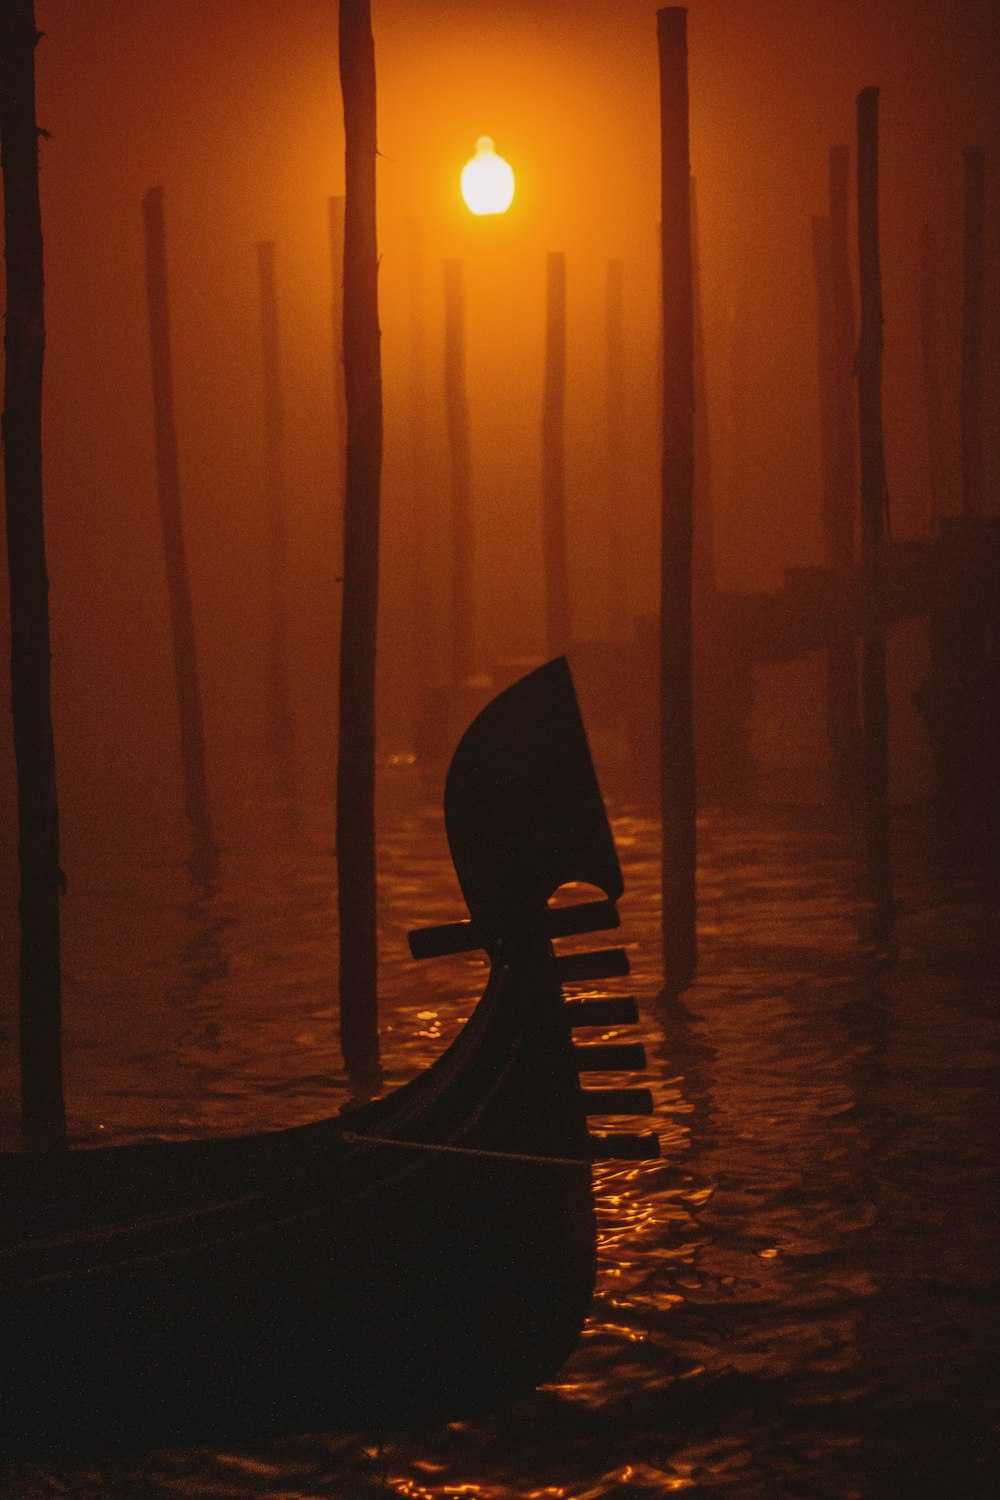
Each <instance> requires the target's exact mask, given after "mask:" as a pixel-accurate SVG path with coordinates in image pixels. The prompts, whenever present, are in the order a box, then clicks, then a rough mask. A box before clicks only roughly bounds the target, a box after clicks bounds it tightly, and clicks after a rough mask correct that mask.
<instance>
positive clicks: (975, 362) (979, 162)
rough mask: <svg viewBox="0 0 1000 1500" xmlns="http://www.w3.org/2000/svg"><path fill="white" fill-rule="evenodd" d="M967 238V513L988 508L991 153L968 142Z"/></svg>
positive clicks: (964, 319) (964, 260)
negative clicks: (986, 306)
mask: <svg viewBox="0 0 1000 1500" xmlns="http://www.w3.org/2000/svg"><path fill="white" fill-rule="evenodd" d="M962 157H963V161H964V164H965V225H964V235H963V243H962V377H961V405H960V421H961V434H962V514H963V516H981V515H982V513H983V303H984V295H985V284H986V275H985V270H986V153H985V151H984V150H983V148H982V146H966V148H965V150H964V151H963V153H962Z"/></svg>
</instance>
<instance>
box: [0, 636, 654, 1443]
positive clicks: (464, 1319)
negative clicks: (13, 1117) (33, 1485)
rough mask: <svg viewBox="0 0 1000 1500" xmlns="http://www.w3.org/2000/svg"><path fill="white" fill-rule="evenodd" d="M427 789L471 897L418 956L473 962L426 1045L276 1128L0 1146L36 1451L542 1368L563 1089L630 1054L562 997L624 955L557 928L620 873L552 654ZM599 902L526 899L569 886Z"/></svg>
mask: <svg viewBox="0 0 1000 1500" xmlns="http://www.w3.org/2000/svg"><path fill="white" fill-rule="evenodd" d="M445 816H446V824H447V830H448V837H449V843H450V846H451V850H452V856H453V859H454V863H455V868H456V871H457V874H458V877H459V881H460V884H461V887H462V892H463V895H464V897H465V899H466V902H467V904H468V907H469V913H470V920H468V921H465V922H459V923H455V924H453V925H449V926H445V927H437V928H428V929H423V930H419V931H417V932H415V933H413V934H411V947H412V949H413V951H414V953H415V955H416V956H431V955H433V954H441V953H445V952H456V951H461V950H470V951H471V950H472V949H474V948H483V949H485V951H486V953H487V954H488V956H489V960H490V971H489V979H488V982H487V984H486V987H485V991H484V993H483V995H482V998H481V1000H480V1001H479V1003H478V1005H477V1006H476V1008H475V1010H474V1012H473V1014H472V1015H471V1017H470V1019H469V1020H468V1022H467V1023H466V1025H465V1026H464V1028H463V1029H462V1031H461V1032H460V1034H459V1035H458V1037H457V1038H456V1040H455V1041H454V1043H453V1044H452V1045H451V1046H450V1047H449V1048H448V1049H447V1051H446V1052H444V1053H443V1054H442V1056H441V1057H440V1058H439V1059H438V1060H437V1061H436V1062H435V1063H434V1064H433V1065H432V1066H431V1067H430V1068H428V1069H427V1070H426V1071H425V1072H424V1073H423V1074H421V1075H420V1076H419V1077H418V1078H416V1079H414V1080H413V1081H412V1082H410V1083H408V1084H406V1085H405V1086H403V1087H402V1088H400V1089H398V1090H396V1091H395V1092H393V1093H391V1094H389V1095H387V1096H385V1097H383V1098H380V1099H377V1100H375V1101H373V1102H371V1103H369V1104H366V1105H364V1106H362V1107H359V1108H357V1109H355V1110H351V1111H347V1112H345V1113H342V1114H340V1115H338V1116H336V1117H334V1118H330V1119H326V1120H323V1121H321V1122H319V1123H317V1124H312V1125H308V1126H305V1127H302V1128H298V1129H292V1130H285V1131H279V1132H274V1133H270V1134H259V1135H253V1136H246V1137H241V1138H239V1139H236V1140H216V1141H196V1142H185V1143H153V1144H148V1145H145V1144H144V1145H141V1146H124V1147H113V1148H107V1149H103V1150H87V1151H70V1152H66V1153H61V1154H51V1155H27V1154H21V1155H18V1154H16V1153H15V1154H7V1155H5V1156H4V1157H3V1158H0V1192H2V1197H3V1209H2V1221H0V1452H2V1453H3V1454H4V1455H5V1456H16V1455H21V1456H30V1455H43V1454H49V1453H54V1452H59V1451H64V1450H70V1451H80V1450H84V1451H86V1450H88V1449H92V1450H95V1451H99V1450H102V1449H107V1448H111V1447H114V1448H118V1447H122V1446H136V1445H145V1446H149V1445H153V1444H155V1445H163V1444H177V1443H190V1442H193V1441H200V1440H207V1439H210V1438H223V1437H225V1438H228V1439H239V1438H241V1437H243V1438H249V1437H258V1436H261V1435H263V1434H265V1433H272V1432H277V1431H283V1430H286V1431H287V1430H297V1431H304V1430H309V1429H332V1428H341V1429H344V1428H364V1429H369V1430H371V1429H376V1430H377V1429H381V1428H391V1427H393V1426H398V1425H405V1424H409V1423H412V1422H414V1421H420V1420H425V1419H437V1418H454V1417H459V1416H462V1415H468V1414H471V1413H473V1412H475V1411H477V1410H482V1409H484V1408H486V1407H489V1406H491V1405H494V1404H496V1403H499V1402H502V1401H504V1400H506V1399H507V1398H510V1397H514V1396H516V1395H518V1394H520V1393H523V1392H525V1391H527V1390H529V1389H530V1388H532V1387H533V1386H534V1385H536V1384H537V1383H539V1382H540V1381H543V1380H545V1379H547V1378H550V1377H551V1376H553V1375H554V1374H555V1373H556V1371H557V1370H558V1369H559V1367H560V1365H561V1364H562V1362H563V1361H564V1360H565V1359H566V1357H567V1355H568V1354H569V1353H570V1351H571V1350H572V1349H573V1347H574V1345H575V1343H576V1341H577V1339H578V1337H579V1333H580V1328H581V1325H582V1323H583V1320H584V1318H585V1316H586V1314H587V1310H588V1307H589V1305H590V1299H591V1295H592V1288H593V1280H594V1265H595V1248H594V1247H595V1232H594V1213H593V1202H592V1187H591V1166H590V1164H591V1161H592V1160H593V1159H594V1157H595V1155H596V1156H600V1155H606V1156H615V1155H651V1154H655V1151H656V1142H655V1137H652V1136H643V1135H633V1136H628V1135H619V1134H614V1133H612V1134H610V1135H608V1136H606V1137H604V1138H603V1139H598V1138H595V1137H594V1136H593V1135H592V1134H591V1132H590V1131H589V1129H588V1116H589V1115H595V1114H642V1113H648V1112H649V1111H650V1109H651V1102H650V1098H649V1095H648V1092H647V1091H646V1090H643V1089H625V1088H622V1089H602V1090H598V1089H592V1090H586V1089H582V1088H581V1086H580V1078H579V1075H580V1073H581V1071H587V1069H588V1068H596V1069H600V1070H602V1071H603V1070H606V1069H617V1068H625V1069H632V1068H634V1067H636V1066H641V1065H642V1057H641V1048H639V1047H637V1046H629V1045H625V1046H618V1047H616V1046H614V1045H598V1046H591V1047H590V1048H586V1047H575V1046H574V1044H573V1040H572V1028H573V1027H574V1026H586V1025H588V1024H589V1025H600V1026H602V1027H607V1026H608V1025H617V1024H620V1023H622V1022H625V1021H628V1020H634V1019H635V1014H634V1006H633V1002H631V1001H630V1000H627V999H624V998H621V999H615V998H611V999H607V998H606V999H603V1000H593V999H590V1000H587V999H578V1000H567V999H566V998H565V997H564V994H563V989H562V985H563V983H564V981H567V980H569V979H584V978H588V977H601V976H605V975H609V974H612V973H624V972H627V963H626V961H625V958H624V954H623V953H622V950H620V949H612V950H604V951H602V952H598V953H591V954H588V955H580V954H568V955H564V956H562V957H559V956H556V954H555V952H554V949H553V942H552V940H553V938H558V937H559V936H562V935H570V934H577V933H583V932H589V931H598V930H600V929H604V928H610V927H614V926H617V921H618V919H617V913H616V910H615V902H616V900H617V898H618V897H619V896H620V894H621V891H622V878H621V871H620V868H619V864H618V859H617V856H616V853H615V849H614V843H613V840H612V837H611V831H610V828H609V826H608V821H607V817H606V814H605V810H604V805H603V802H602V799H601V795H600V791H599V789H598V786H597V781H596V778H595V775H594V771H593V766H592V762H591V758H590V752H589V749H588V746H587V741H586V736H585V734H584V730H583V725H582V723H581V720H580V716H579V711H578V708H577V704H576V698H575V694H574V691H573V686H572V682H571V679H570V675H569V671H568V668H567V666H566V663H565V662H564V661H563V660H559V661H556V662H552V663H549V664H548V665H547V666H545V667H543V668H541V669H540V670H538V671H537V672H534V673H532V674H531V675H530V676H528V677H526V678H524V679H522V680H521V681H520V682H519V683H516V684H515V685H514V686H513V687H512V688H510V689H508V691H507V692H505V693H503V694H501V695H500V697H499V698H497V699H496V700H494V702H493V703H492V704H490V705H489V707H487V708H486V709H485V710H484V712H483V713H482V714H481V715H480V716H479V717H478V718H477V719H476V720H475V722H474V723H473V725H472V726H471V728H470V729H469V730H468V732H467V733H466V735H465V736H464V738H463V739H462V741H461V743H460V745H459V748H458V750H457V752H456V754H455V757H454V759H453V761H452V765H451V768H450V770H449V773H448V778H447V784H446V789H445ZM574 882H582V883H584V884H585V885H586V886H590V887H596V888H597V891H598V892H599V893H600V899H599V900H596V901H594V900H588V901H582V902H579V903H578V904H576V905H573V904H569V905H556V904H550V898H551V897H552V896H553V894H554V893H555V892H556V891H557V890H559V888H560V887H562V886H565V885H567V883H574Z"/></svg>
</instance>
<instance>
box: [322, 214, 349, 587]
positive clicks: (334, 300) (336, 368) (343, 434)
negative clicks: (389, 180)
mask: <svg viewBox="0 0 1000 1500" xmlns="http://www.w3.org/2000/svg"><path fill="white" fill-rule="evenodd" d="M327 207H328V210H329V220H330V283H331V289H332V297H331V303H330V329H331V332H332V334H333V416H334V431H333V438H334V452H335V459H334V462H335V465H336V468H335V476H336V479H335V483H336V498H337V505H336V513H337V526H338V528H341V527H342V524H343V513H344V483H345V469H346V465H347V394H346V392H345V390H344V197H343V194H342V193H341V194H340V195H338V196H337V197H333V198H329V199H327ZM343 541H344V539H343V536H342V535H338V538H337V556H338V558H342V552H343Z"/></svg>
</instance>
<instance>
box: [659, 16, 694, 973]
mask: <svg viewBox="0 0 1000 1500" xmlns="http://www.w3.org/2000/svg"><path fill="white" fill-rule="evenodd" d="M657 34H658V40H659V54H660V129H661V178H660V190H661V224H662V230H661V245H662V286H663V497H662V541H661V549H662V550H661V574H660V705H661V713H660V726H661V727H660V791H661V797H660V805H661V816H662V820H663V851H662V874H663V977H664V987H665V989H666V991H667V992H668V993H670V994H679V993H680V992H681V991H682V990H685V989H687V988H688V986H689V985H690V984H691V983H692V981H693V979H694V976H695V970H696V967H697V939H696V933H695V922H696V898H695V862H696V855H697V844H696V828H695V798H696V792H695V759H694V726H693V698H692V682H691V676H692V673H691V644H692V630H691V540H692V497H693V490H694V329H693V289H692V266H691V199H690V182H691V168H690V159H689V146H688V73H687V11H686V10H685V9H683V8H682V7H680V6H670V7H668V8H667V9H665V10H660V11H657Z"/></svg>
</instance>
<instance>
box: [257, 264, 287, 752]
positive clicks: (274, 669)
mask: <svg viewBox="0 0 1000 1500" xmlns="http://www.w3.org/2000/svg"><path fill="white" fill-rule="evenodd" d="M275 260H276V250H275V245H274V241H273V240H261V241H260V242H259V243H258V245H257V281H258V287H259V291H260V331H261V357H262V367H263V377H264V517H265V523H266V528H267V668H268V671H267V679H268V680H267V707H268V716H267V729H268V733H267V738H268V749H269V750H270V753H271V756H272V758H273V759H274V761H275V763H276V764H277V765H279V766H281V767H282V768H283V771H284V772H285V773H286V774H287V769H288V766H287V762H288V757H289V752H290V749H291V741H292V701H291V690H290V687H289V680H288V519H287V515H286V509H285V414H284V404H283V402H282V397H281V355H280V340H279V333H278V281H277V273H276V269H275Z"/></svg>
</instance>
